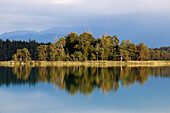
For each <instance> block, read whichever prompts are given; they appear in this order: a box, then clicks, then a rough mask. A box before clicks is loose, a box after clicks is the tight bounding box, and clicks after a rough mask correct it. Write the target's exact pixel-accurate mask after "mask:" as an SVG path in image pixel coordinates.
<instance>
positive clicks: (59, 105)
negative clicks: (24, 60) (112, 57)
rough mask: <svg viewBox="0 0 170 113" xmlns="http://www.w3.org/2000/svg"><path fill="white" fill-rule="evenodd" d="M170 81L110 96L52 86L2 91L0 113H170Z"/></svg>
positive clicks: (157, 80) (150, 82) (156, 81)
mask: <svg viewBox="0 0 170 113" xmlns="http://www.w3.org/2000/svg"><path fill="white" fill-rule="evenodd" d="M169 86H170V79H168V78H151V77H150V78H149V80H148V81H147V82H146V83H145V84H144V85H139V84H138V83H135V85H132V86H131V87H130V88H125V87H124V88H123V87H122V86H121V85H120V88H119V90H118V91H117V92H116V93H114V91H111V92H109V93H108V94H103V92H102V91H101V90H100V89H99V90H98V89H95V90H94V91H93V93H92V94H91V95H86V96H83V95H82V94H80V93H78V94H77V95H71V94H69V93H67V92H66V91H64V90H63V91H62V90H60V88H55V86H53V85H51V84H49V83H40V84H37V85H36V86H29V85H24V86H20V85H15V86H11V85H10V86H9V87H6V86H2V87H1V88H0V113H47V112H48V113H137V112H138V113H143V112H147V113H168V112H169V111H170V108H169V106H170V103H169V102H170V87H169Z"/></svg>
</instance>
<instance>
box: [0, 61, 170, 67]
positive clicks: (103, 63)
mask: <svg viewBox="0 0 170 113" xmlns="http://www.w3.org/2000/svg"><path fill="white" fill-rule="evenodd" d="M18 65H28V66H33V67H34V66H106V67H111V66H130V67H133V66H134V67H137V66H170V61H98V62H97V61H85V62H79V61H29V62H27V63H24V62H21V63H20V62H15V61H2V62H0V66H18Z"/></svg>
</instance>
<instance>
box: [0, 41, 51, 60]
mask: <svg viewBox="0 0 170 113" xmlns="http://www.w3.org/2000/svg"><path fill="white" fill-rule="evenodd" d="M44 44H46V45H49V44H50V43H38V42H36V41H35V40H29V41H28V42H26V41H10V40H8V39H7V40H6V41H3V40H1V39H0V61H10V60H12V56H13V55H14V54H15V53H16V52H17V49H23V48H27V49H28V50H29V53H30V54H31V59H32V60H37V59H38V55H37V54H36V51H37V47H38V46H39V45H44Z"/></svg>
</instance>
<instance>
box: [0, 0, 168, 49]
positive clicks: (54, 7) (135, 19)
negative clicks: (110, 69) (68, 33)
mask: <svg viewBox="0 0 170 113" xmlns="http://www.w3.org/2000/svg"><path fill="white" fill-rule="evenodd" d="M169 6H170V1H169V0H0V25H1V27H0V34H2V33H4V32H9V31H14V30H35V31H41V30H45V29H48V28H51V27H59V28H60V27H61V28H64V27H70V28H74V27H77V26H79V27H81V26H82V27H84V26H85V27H86V28H87V29H88V28H89V27H90V28H91V30H92V33H93V32H94V33H98V34H96V36H99V35H101V34H102V33H106V32H109V33H110V34H111V35H112V34H117V35H118V36H120V38H121V39H122V40H125V39H130V40H131V41H132V42H135V43H139V42H144V43H145V44H146V45H149V46H150V47H156V46H161V45H162V46H168V45H169V43H170V7H169ZM152 40H153V41H152Z"/></svg>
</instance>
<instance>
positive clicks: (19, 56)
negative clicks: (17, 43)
mask: <svg viewBox="0 0 170 113" xmlns="http://www.w3.org/2000/svg"><path fill="white" fill-rule="evenodd" d="M12 58H13V60H14V61H20V62H22V61H24V62H28V61H31V54H30V53H29V51H28V49H26V48H24V49H17V53H16V54H14V55H13V57H12Z"/></svg>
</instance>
